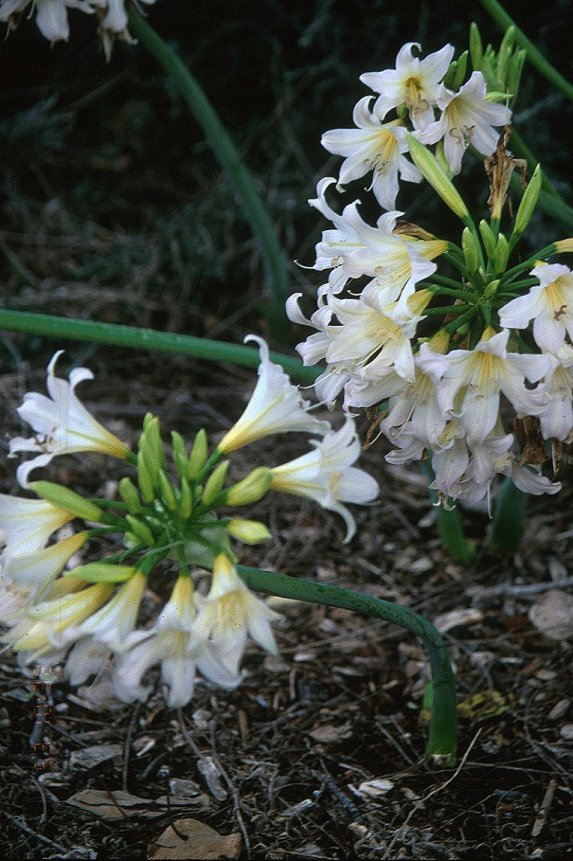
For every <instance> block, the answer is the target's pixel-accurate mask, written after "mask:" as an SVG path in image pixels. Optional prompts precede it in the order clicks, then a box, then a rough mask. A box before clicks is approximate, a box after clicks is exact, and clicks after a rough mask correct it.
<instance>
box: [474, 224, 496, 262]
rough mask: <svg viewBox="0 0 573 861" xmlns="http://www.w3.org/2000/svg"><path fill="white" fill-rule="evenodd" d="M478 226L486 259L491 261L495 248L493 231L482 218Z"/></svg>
mask: <svg viewBox="0 0 573 861" xmlns="http://www.w3.org/2000/svg"><path fill="white" fill-rule="evenodd" d="M478 226H479V232H480V234H481V238H482V240H483V244H484V247H485V252H486V254H487V256H488V258H489V259H490V260H491V259H492V258H493V255H494V254H495V246H496V239H495V236H494V235H493V231H492V229H491V227H490V225H489V224H488V222H487V221H486V220H485V219H484V218H482V220H481V221H480V223H479V225H478Z"/></svg>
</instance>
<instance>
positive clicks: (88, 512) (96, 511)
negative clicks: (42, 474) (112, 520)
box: [28, 481, 102, 523]
mask: <svg viewBox="0 0 573 861" xmlns="http://www.w3.org/2000/svg"><path fill="white" fill-rule="evenodd" d="M28 487H29V488H30V490H33V491H34V493H35V494H36V495H37V496H39V497H40V498H41V499H45V500H46V501H47V502H51V503H52V505H56V506H57V507H58V508H63V509H64V511H69V512H70V514H73V515H74V516H75V517H82V518H83V519H84V520H91V521H93V522H94V523H98V522H99V521H100V520H101V516H102V510H101V508H98V507H97V505H94V504H93V502H89V500H87V499H84V497H83V496H80V494H79V493H76V492H75V491H73V490H69V488H67V487H62V485H61V484H55V483H54V482H52V481H32V482H30V484H29V485H28Z"/></svg>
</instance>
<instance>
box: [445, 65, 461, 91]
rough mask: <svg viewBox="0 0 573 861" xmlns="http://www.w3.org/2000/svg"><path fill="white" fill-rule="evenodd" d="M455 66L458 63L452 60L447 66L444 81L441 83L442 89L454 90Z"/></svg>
mask: <svg viewBox="0 0 573 861" xmlns="http://www.w3.org/2000/svg"><path fill="white" fill-rule="evenodd" d="M457 65H458V61H457V60H452V62H451V63H450V65H449V66H448V71H447V72H446V74H445V75H444V80H443V81H442V83H443V85H444V87H447V88H448V89H449V90H453V89H454V77H455V74H456V68H457Z"/></svg>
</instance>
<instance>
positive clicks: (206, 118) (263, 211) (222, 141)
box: [129, 11, 289, 341]
mask: <svg viewBox="0 0 573 861" xmlns="http://www.w3.org/2000/svg"><path fill="white" fill-rule="evenodd" d="M129 26H130V29H131V30H132V31H133V33H134V34H135V36H137V38H138V39H139V40H140V41H141V42H142V43H143V44H144V45H145V47H146V48H147V49H148V51H150V53H151V54H153V56H154V57H155V59H156V60H157V61H158V63H159V64H160V65H161V66H162V67H163V68H164V70H165V71H166V72H167V74H168V75H169V76H170V77H171V79H172V80H173V81H174V82H175V84H176V85H177V87H178V88H179V91H180V93H181V96H182V97H183V100H184V101H185V104H186V105H187V107H188V108H189V110H190V111H191V113H192V114H193V116H194V117H195V119H196V120H197V122H198V123H199V124H200V125H201V127H202V129H203V131H204V133H205V136H206V138H207V141H208V143H209V146H210V147H211V149H212V150H213V153H214V154H215V156H216V158H217V159H218V161H219V163H220V165H221V166H222V167H223V169H224V170H226V171H227V173H228V175H229V177H230V178H231V181H232V183H233V185H234V187H235V191H236V193H237V195H238V197H239V199H240V201H241V203H242V205H243V207H244V210H245V214H246V216H247V218H248V219H249V222H250V224H251V228H252V230H253V233H254V234H255V236H256V238H257V240H258V243H259V248H260V252H261V256H262V258H263V261H264V265H265V269H266V277H267V279H268V303H269V311H268V315H267V318H268V323H269V328H270V330H271V335H272V336H274V337H275V338H276V339H277V340H279V341H284V340H285V335H286V332H287V331H288V329H289V323H288V320H287V317H286V314H285V310H284V304H285V301H286V299H287V296H288V292H289V291H288V279H287V269H286V263H285V259H284V255H283V253H282V250H281V247H280V245H279V243H278V240H277V237H276V235H275V231H274V228H273V224H272V220H271V217H270V215H269V212H268V210H267V207H266V206H265V204H264V203H263V201H262V199H261V197H260V195H259V193H258V191H257V190H256V188H255V184H254V181H253V178H252V176H251V174H250V173H249V171H248V170H247V168H246V166H245V165H244V163H243V161H242V159H241V156H240V155H239V152H238V150H237V148H236V147H235V145H234V143H233V141H232V140H231V138H230V137H229V134H228V133H227V130H226V128H225V126H224V125H223V123H222V122H221V120H220V119H219V117H218V116H217V113H216V112H215V110H214V109H213V106H212V105H211V104H210V102H209V100H208V99H207V96H206V95H205V93H204V92H203V90H202V89H201V87H200V86H199V84H198V82H197V81H196V80H195V78H194V77H193V75H192V74H191V72H190V71H189V69H188V68H187V67H186V66H185V64H184V63H183V62H182V60H181V58H180V57H179V56H178V54H177V52H176V51H175V50H174V49H173V48H172V47H171V46H170V45H168V44H167V43H166V42H164V41H163V39H162V38H161V37H160V36H159V35H158V34H157V33H156V31H155V30H154V29H153V27H151V25H150V24H148V23H147V21H145V20H144V19H143V18H142V17H141V16H140V15H138V14H136V13H135V12H133V11H130V12H129Z"/></svg>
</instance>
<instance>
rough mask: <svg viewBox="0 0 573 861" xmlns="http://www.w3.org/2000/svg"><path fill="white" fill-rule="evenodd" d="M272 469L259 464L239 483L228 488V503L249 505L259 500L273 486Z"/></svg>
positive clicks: (226, 500) (226, 497)
mask: <svg viewBox="0 0 573 861" xmlns="http://www.w3.org/2000/svg"><path fill="white" fill-rule="evenodd" d="M272 480H273V473H272V470H271V469H269V468H268V467H266V466H258V467H257V468H256V469H254V470H253V471H252V472H251V473H249V475H247V476H246V477H245V478H244V479H243V480H242V481H239V482H238V484H234V485H233V486H232V487H230V488H229V489H228V490H227V494H226V496H225V504H226V505H248V504H249V503H253V502H258V501H259V499H262V498H263V496H264V495H265V493H266V492H267V491H268V489H269V488H270V486H271V482H272Z"/></svg>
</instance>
